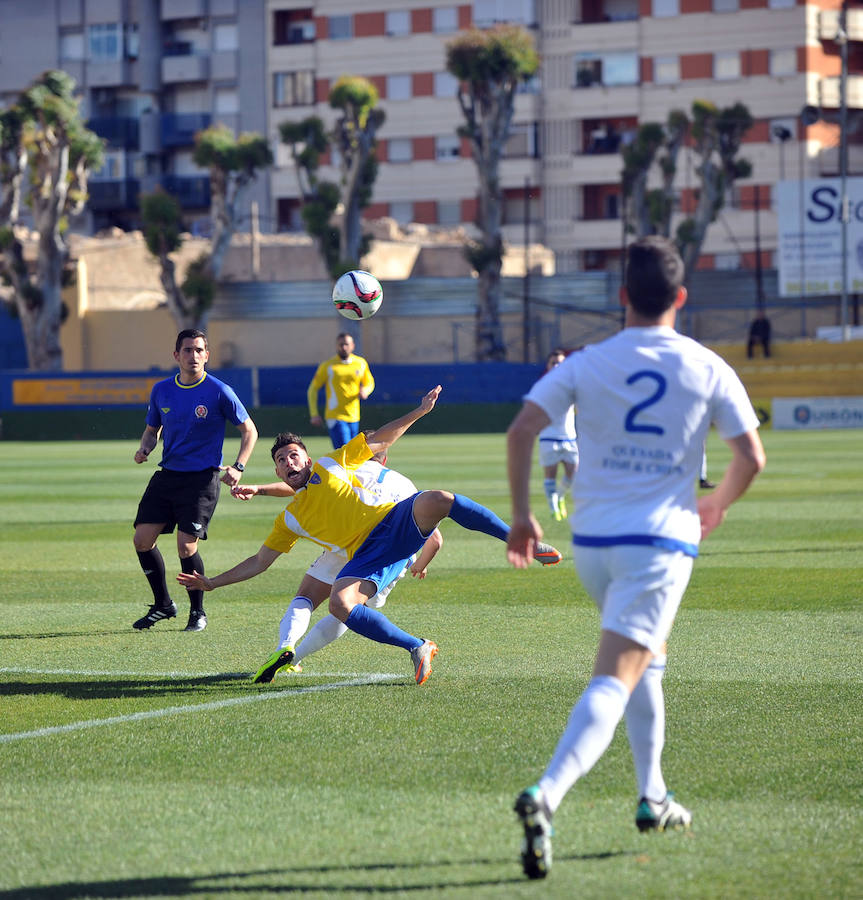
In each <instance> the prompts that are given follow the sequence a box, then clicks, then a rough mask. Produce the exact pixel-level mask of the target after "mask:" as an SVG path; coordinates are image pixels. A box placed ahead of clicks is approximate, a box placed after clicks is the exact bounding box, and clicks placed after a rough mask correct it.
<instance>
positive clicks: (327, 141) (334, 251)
mask: <svg viewBox="0 0 863 900" xmlns="http://www.w3.org/2000/svg"><path fill="white" fill-rule="evenodd" d="M378 99H379V97H378V91H377V88H376V87H375V86H374V85H373V84H372V82H371V81H369V80H368V79H367V78H361V77H355V76H347V75H343V76H342V77H341V78H339V79H338V81H336V83H335V84H334V85H333V88H332V90H331V91H330V96H329V103H330V106H331V107H332V108H333V109H335V110H338V111H339V115H338V116H337V118H336V121H335V123H334V125H333V127H332V129H331V130H329V131H327V128H326V126H325V125H324V123H323V121H322V120H321V119H320V118H319V117H318V116H309V117H307V118H305V119H303V120H302V121H300V122H283V123H282V124H281V125H280V126H279V133H280V135H281V139H282V143H283V144H285V145H286V146H287V147H289V148H290V151H291V158H292V159H293V162H294V168H295V171H296V174H297V183H298V185H299V199H300V212H301V215H302V218H303V224H304V225H305V227H306V231H307V232H308V233H309V235H310V236H311V237H312V238H313V239H314V241H315V244H316V246H317V248H318V252H319V253H320V255H321V259H322V260H323V262H324V266H325V267H326V269H327V272H329V274H330V277H331V278H332V279H333V280H335V279H336V278H338V276H339V275H341V274H342V273H343V272H345V271H347V270H348V269H355V268H358V267H359V265H360V261H361V260H362V258H363V256H364V255H365V254H366V253H367V252H368V248H369V244H370V242H371V237H370V235H368V234H366V233H364V232H363V229H362V212H363V210H364V209H365V208H366V207H367V206H368V205H369V202H370V201H371V196H372V188H373V186H374V183H375V179H376V178H377V173H378V163H377V157H376V155H375V149H376V147H377V132H378V129H379V128H380V127H381V125H382V124H383V122H384V112H383V110H381V109H379V108H378V106H377V104H378ZM329 149H332V150H335V151H336V153H335V156H336V159H337V161H338V166H339V183H338V184H335V183H333V182H331V181H325V180H322V179H321V178H320V176H319V170H320V166H321V159H322V157H323V156H324V154H325V153H326V152H327V150H329Z"/></svg>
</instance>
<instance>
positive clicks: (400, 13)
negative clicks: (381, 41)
mask: <svg viewBox="0 0 863 900" xmlns="http://www.w3.org/2000/svg"><path fill="white" fill-rule="evenodd" d="M384 31H386V33H387V34H388V35H389V36H390V37H398V36H400V35H403V34H410V33H411V14H410V12H408V10H406V9H396V10H393V11H391V12H388V13H387V14H386V24H385V25H384Z"/></svg>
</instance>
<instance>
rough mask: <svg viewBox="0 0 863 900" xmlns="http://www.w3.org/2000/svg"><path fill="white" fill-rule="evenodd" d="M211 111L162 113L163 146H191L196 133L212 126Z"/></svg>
mask: <svg viewBox="0 0 863 900" xmlns="http://www.w3.org/2000/svg"><path fill="white" fill-rule="evenodd" d="M211 121H212V117H211V116H210V114H209V113H164V114H163V115H162V147H164V148H168V147H191V146H192V144H194V143H195V135H196V134H197V133H198V132H199V131H203V129H205V128H209V127H210V122H211Z"/></svg>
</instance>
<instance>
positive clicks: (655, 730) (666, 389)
mask: <svg viewBox="0 0 863 900" xmlns="http://www.w3.org/2000/svg"><path fill="white" fill-rule="evenodd" d="M621 301H622V302H623V304H624V306H625V308H626V320H625V327H624V329H623V331H621V332H620V333H618V334H617V335H615V336H614V337H612V338H609V339H608V340H606V341H603V342H601V343H599V344H596V345H593V346H589V347H586V348H585V349H584V350H583V351H582V352H580V353H575V354H572V355H571V356H569V357H567V359H566V360H565V361H564V362H563V363H562V364H561V365H559V366H558V367H557V368H555V369H554V370H553V371H552V372H550V373H548V374H547V375H546V376H545V377H544V378H542V379H540V381H539V382H538V383H537V384H536V385H535V386H534V387H533V388H532V389H531V391H530V393H529V394H528V395H527V398H526V399H525V403H524V406H523V408H522V410H521V411H520V412H519V414H518V415H517V416H516V418H515V420H514V421H513V423H512V425H511V426H510V428H509V431H508V433H507V445H508V468H509V479H510V488H511V492H512V505H513V522H512V528H511V531H510V535H509V540H508V542H507V543H508V550H507V555H508V557H509V560H510V562H511V563H512V564H513V565H514V566H516V567H517V568H522V567H524V566H526V565H527V563H528V561H529V560H530V558H531V552H532V547H533V544H534V542H535V541H538V540H539V539H540V538H541V536H542V531H541V529H540V527H539V525H538V524H537V521H536V519H535V518H534V516H533V515H532V513H531V511H530V505H529V496H530V493H529V481H530V458H531V452H532V446H533V443H534V440H535V438H536V435H537V434H538V433H539V432H540V431H541V430H542V428H543V427H545V425H547V424H548V422H549V421H550V420H552V419H554V418H555V417H556V416H558V415H560V414H561V413H562V412H564V411H565V410H566V409H567V408H568V407H569V406H571V405H572V404H575V406H576V408H577V409H578V417H579V425H578V444H579V468H578V472H577V473H576V477H575V485H574V490H573V497H574V504H575V509H574V512H573V515H572V517H571V523H572V529H573V544H574V557H575V565H576V569H577V571H578V574H579V577H580V578H581V580H582V582H583V583H584V585H585V587H586V588H587V590H588V592H589V593H590V595H591V597H592V598H593V599H594V601H595V603H596V605H597V606H598V608H599V611H600V615H601V626H602V632H601V636H600V641H599V648H598V651H597V655H596V661H595V664H594V668H593V675H592V678H591V680H590V682H589V684H588V685H587V688H586V689H585V691H584V693H582V695H581V697H580V698H579V700H578V702H577V703H576V705H575V706H574V707H573V710H572V713H571V714H570V718H569V722H568V723H567V726H566V729H565V731H564V733H563V735H562V737H561V738H560V741H559V743H558V745H557V748H556V749H555V751H554V754H553V756H552V759H551V761H550V763H549V765H548V767H547V769H546V771H545V773H544V774H543V775H542V777H541V778H540V779H539V781H538V783H537V784H535V785H533V786H532V787H530V788H528V789H527V790H525V791H524V792H523V793H522V794H520V795H519V797H518V799H517V800H516V804H515V810H516V813H517V814H518V816H519V818H520V820H521V823H522V825H523V828H524V843H523V845H522V865H523V867H524V871H525V874H526V875H528V876H529V877H531V878H542V877H544V876H545V875H546V874H547V873H548V870H549V868H550V867H551V817H552V815H553V813H554V812H555V810H556V809H557V807H558V806H559V805H560V803H561V801H562V800H563V797H564V795H565V794H566V792H567V791H568V790H569V789H570V788H571V787H572V786H573V784H574V783H575V782H576V780H577V779H578V778H580V777H581V776H582V775H584V774H585V773H587V772H588V771H589V770H590V769H591V768H592V767H593V766H594V764H595V763H596V761H597V760H598V759H599V757H600V756H601V755H602V754H603V753H604V752H605V750H606V748H607V747H608V745H609V743H610V742H611V739H612V737H613V735H614V731H615V729H616V727H617V724H618V722H619V721H620V719H621V718H622V717H623V716H624V715H625V717H626V725H627V733H628V736H629V742H630V747H631V749H632V755H633V760H634V762H635V769H636V776H637V779H638V787H639V793H640V800H639V803H638V806H637V810H636V824H637V826H638V827H639V829H640V830H642V831H646V830H649V829H655V830H660V831H661V830H664V829H665V828H670V827H687V826H688V825H689V824H690V822H691V820H692V816H691V814H690V813H689V811H688V810H686V809H684V807H683V806H681V805H680V804H679V803H677V802H676V801H674V800H673V799H672V796H671V795H670V794H669V793H668V792H667V790H666V786H665V781H664V780H663V776H662V771H661V768H660V755H661V751H662V745H663V742H664V715H665V712H664V698H663V695H662V685H661V679H662V673H663V670H664V666H665V640H666V638H667V637H668V633H669V631H670V629H671V625H672V622H673V621H674V616H675V614H676V612H677V608H678V606H679V605H680V601H681V598H682V596H683V593H684V590H685V589H686V585H687V583H688V581H689V576H690V573H691V571H692V563H693V558H694V557H695V556H696V555H697V554H698V542H699V540H700V539H701V538H703V537H706V536H707V535H708V534H710V532H711V531H713V529H714V528H716V527H717V526H718V525H719V524H720V523H721V522H722V520H723V519H724V517H725V513H726V511H727V510H728V507H729V506H730V505H731V504H732V503H733V502H734V501H735V500H736V499H737V498H738V497H740V496H741V495H742V494H743V493H744V491H745V490H746V489H747V488H748V487H749V485H750V483H751V482H752V480H753V478H754V477H755V476H756V475H757V474H758V473H759V472H760V471H761V469H762V468H763V467H764V462H765V456H764V449H763V447H762V445H761V440H760V438H759V436H758V431H757V428H758V418H757V416H756V414H755V411H754V410H753V409H752V404H751V403H750V401H749V399H748V397H747V396H746V391H745V389H744V388H743V385H742V384H741V383H740V380H739V378H738V377H737V375H736V374H735V373H734V371H733V370H732V369H731V368H730V367H729V366H728V365H727V364H726V363H725V362H724V361H723V360H722V359H720V357H718V356H717V355H716V354H714V353H712V352H711V351H710V350H708V349H706V348H705V347H703V346H701V345H700V344H698V343H697V342H695V341H693V340H691V339H689V338H687V337H684V336H683V335H680V334H678V333H677V332H676V331H675V330H674V321H675V317H676V313H677V310H678V309H680V308H681V307H682V306H683V304H684V303H685V302H686V289H685V288H684V287H683V263H682V261H681V259H680V256H679V254H678V253H677V251H676V249H675V248H674V245H673V244H672V243H671V241H669V240H668V239H667V238H661V237H649V238H643V239H641V240H639V241H637V242H636V243H634V244H632V245H631V246H630V247H629V248H628V250H627V268H626V276H625V279H624V286H623V288H622V289H621ZM711 423H712V424H714V425H715V426H716V429H717V431H718V433H719V435H720V437H722V438H723V439H724V440H725V442H726V443H727V444H728V445H729V447H730V448H731V451H732V458H731V461H730V463H729V465H728V468H727V469H726V470H725V474H724V475H723V477H722V480H721V482H720V483H719V485H718V487H717V488H716V490H715V491H713V492H712V493H710V494H706V495H703V496H701V497H700V498H699V499H698V500H696V487H695V486H696V484H697V481H698V473H699V467H700V465H701V457H702V451H703V447H704V439H705V437H706V435H707V431H708V428H709V427H710V425H711Z"/></svg>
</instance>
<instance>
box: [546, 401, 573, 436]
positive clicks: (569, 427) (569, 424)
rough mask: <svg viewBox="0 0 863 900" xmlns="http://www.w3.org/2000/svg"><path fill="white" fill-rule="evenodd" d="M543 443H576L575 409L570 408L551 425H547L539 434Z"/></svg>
mask: <svg viewBox="0 0 863 900" xmlns="http://www.w3.org/2000/svg"><path fill="white" fill-rule="evenodd" d="M539 439H540V440H541V441H555V442H556V443H562V442H564V441H568V442H574V441H575V407H573V406H570V407H569V409H567V410H566V411H565V412H564V413H563V414H561V415H559V416H557V418H555V419H554V420H553V421H552V422H551V424H550V425H546V426H545V428H543V429H542V431H540V433H539Z"/></svg>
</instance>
